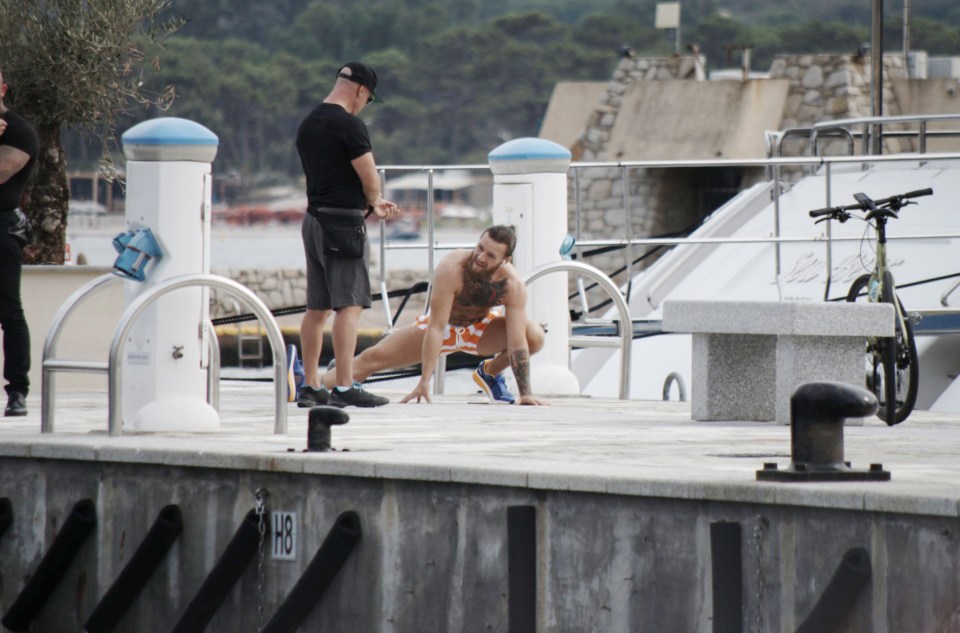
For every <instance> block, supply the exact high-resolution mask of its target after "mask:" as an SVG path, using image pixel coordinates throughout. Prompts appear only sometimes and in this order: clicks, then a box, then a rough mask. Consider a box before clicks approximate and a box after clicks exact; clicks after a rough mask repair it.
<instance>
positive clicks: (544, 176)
mask: <svg viewBox="0 0 960 633" xmlns="http://www.w3.org/2000/svg"><path fill="white" fill-rule="evenodd" d="M570 159H571V155H570V152H569V151H568V150H567V149H565V148H564V147H562V146H560V145H558V144H556V143H553V142H551V141H546V140H543V139H537V138H520V139H514V140H512V141H508V142H506V143H504V144H503V145H501V146H499V147H497V148H496V149H494V150H493V151H492V152H490V154H489V156H488V160H489V163H490V171H492V172H493V174H494V176H493V221H494V223H495V224H512V225H514V226H516V228H517V248H516V251H515V252H514V254H513V264H514V266H516V267H517V270H518V271H519V272H520V275H521V276H525V275H526V274H528V273H529V272H530V271H531V270H533V269H534V268H536V267H537V266H540V265H542V264H546V263H549V262H557V261H560V243H561V242H562V241H563V237H564V236H565V235H566V234H567V171H568V170H569V168H570ZM567 293H568V287H567V274H566V273H559V274H555V275H549V276H547V277H544V278H542V279H539V280H537V281H536V282H535V283H534V284H533V285H532V286H530V288H529V291H528V294H527V314H528V315H529V316H530V318H531V319H532V320H533V321H535V322H537V323H546V324H547V329H548V333H547V336H546V340H545V343H544V347H543V349H542V350H541V351H540V352H539V353H538V354H537V355H535V356H533V357H531V359H530V368H531V371H530V381H531V385H532V387H533V392H534V393H535V394H538V395H575V394H579V393H580V384H579V382H578V381H577V378H576V376H574V375H573V373H572V372H571V371H570V346H569V340H570V339H569V336H570V317H569V308H568V302H567Z"/></svg>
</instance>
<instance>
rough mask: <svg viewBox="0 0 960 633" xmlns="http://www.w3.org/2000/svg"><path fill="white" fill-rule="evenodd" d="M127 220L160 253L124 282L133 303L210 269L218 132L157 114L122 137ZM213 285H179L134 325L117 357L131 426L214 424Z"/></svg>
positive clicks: (217, 419)
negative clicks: (139, 275) (210, 391)
mask: <svg viewBox="0 0 960 633" xmlns="http://www.w3.org/2000/svg"><path fill="white" fill-rule="evenodd" d="M122 140H123V151H124V154H125V155H126V157H127V206H126V218H127V224H128V227H129V228H130V229H139V228H148V229H150V231H151V232H152V233H153V235H154V237H155V238H156V240H157V242H158V244H159V246H160V248H161V251H162V256H161V258H159V259H157V260H155V261H152V262H151V263H150V264H149V268H148V269H147V271H146V279H145V280H144V281H143V282H136V281H129V280H128V281H126V282H124V283H125V300H126V305H127V306H129V305H130V304H131V303H132V302H133V301H134V300H135V299H136V298H137V297H138V296H139V295H141V294H142V293H143V292H145V291H147V290H149V289H150V288H152V287H154V286H156V285H157V284H158V283H160V282H162V281H166V280H168V279H171V278H173V277H178V276H181V275H189V274H207V273H209V272H210V252H209V251H210V205H211V190H212V187H211V185H212V176H211V163H212V162H213V159H214V157H215V156H216V154H217V146H218V145H219V139H218V138H217V136H216V135H215V134H214V133H213V132H211V131H210V130H208V129H207V128H205V127H203V126H202V125H200V124H198V123H194V122H193V121H188V120H185V119H178V118H173V117H170V118H160V119H152V120H150V121H145V122H143V123H140V124H139V125H136V126H134V127H133V128H131V129H130V130H128V131H127V132H126V133H125V134H124V135H123V139H122ZM208 323H209V291H208V289H207V288H200V287H197V288H183V289H181V290H177V291H176V292H173V293H171V294H170V295H166V296H163V297H161V298H159V299H158V300H157V301H156V302H155V303H153V304H152V305H150V306H149V307H148V308H147V309H146V310H145V311H144V313H143V315H142V316H141V317H140V318H139V319H138V320H137V322H136V323H135V324H134V325H133V327H132V328H131V330H130V335H129V337H128V340H127V343H126V346H125V354H124V358H123V367H122V369H121V371H123V372H124V373H123V377H124V379H123V421H124V427H125V428H127V429H130V430H135V431H198V430H215V429H217V428H219V426H220V417H219V415H218V413H217V412H216V410H214V409H213V408H212V407H211V406H210V405H209V404H207V401H206V390H207V370H208V367H209V361H210V359H209V351H208V350H209V346H208V337H209V336H212V333H211V332H209V331H208Z"/></svg>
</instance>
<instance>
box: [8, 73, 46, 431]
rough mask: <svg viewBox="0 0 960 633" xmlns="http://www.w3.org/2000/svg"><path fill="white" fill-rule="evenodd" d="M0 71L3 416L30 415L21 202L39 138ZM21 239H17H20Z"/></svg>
mask: <svg viewBox="0 0 960 633" xmlns="http://www.w3.org/2000/svg"><path fill="white" fill-rule="evenodd" d="M8 89H9V88H8V86H7V84H5V83H3V74H2V71H0V327H2V328H3V378H4V380H6V381H7V385H6V390H7V406H6V408H5V409H4V415H6V416H11V415H17V416H19V415H26V414H27V403H26V398H27V392H28V391H29V389H30V379H29V378H28V376H27V374H28V372H29V371H30V331H29V329H28V328H27V320H26V319H25V318H24V316H23V305H22V304H21V302H20V276H21V273H22V272H23V247H24V246H25V245H26V243H25V240H24V237H23V235H24V233H25V232H24V228H25V223H26V222H27V220H26V218H25V217H24V216H23V213H22V212H21V211H20V209H19V206H20V199H21V197H22V196H23V191H24V189H25V188H26V186H27V178H29V176H30V170H31V169H32V168H33V162H34V159H35V158H36V155H37V146H38V141H37V134H36V132H34V130H33V128H32V127H30V124H29V123H27V122H26V121H25V120H23V118H21V117H19V116H17V115H16V114H14V113H13V112H11V111H10V110H8V109H7V107H6V106H5V105H4V103H3V99H4V97H6V95H7V90H8ZM18 235H19V237H18Z"/></svg>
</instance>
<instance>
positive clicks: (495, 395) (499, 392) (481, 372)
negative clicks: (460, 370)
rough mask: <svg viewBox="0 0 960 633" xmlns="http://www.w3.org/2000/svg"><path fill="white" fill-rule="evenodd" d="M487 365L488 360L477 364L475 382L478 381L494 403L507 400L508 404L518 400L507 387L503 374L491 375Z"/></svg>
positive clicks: (478, 384) (479, 385)
mask: <svg viewBox="0 0 960 633" xmlns="http://www.w3.org/2000/svg"><path fill="white" fill-rule="evenodd" d="M486 365H487V361H483V362H481V363H480V364H479V365H477V369H476V371H474V372H473V382H475V383H477V386H478V387H480V389H481V390H483V393H485V394H487V397H488V398H490V402H492V403H496V402H506V403H507V404H513V403H514V402H516V398H514V397H513V394H512V393H510V390H509V389H507V381H506V380H504V379H503V374H497V375H496V376H491V375H490V374H488V373H487V371H486Z"/></svg>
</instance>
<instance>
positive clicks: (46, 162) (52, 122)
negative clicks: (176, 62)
mask: <svg viewBox="0 0 960 633" xmlns="http://www.w3.org/2000/svg"><path fill="white" fill-rule="evenodd" d="M169 4H170V2H169V0H97V1H96V2H92V1H91V2H79V1H78V0H2V1H0V63H2V64H3V66H4V68H3V70H4V79H6V80H7V82H8V83H10V84H12V85H13V87H14V88H13V93H14V99H15V101H14V104H13V105H14V106H15V107H16V108H17V110H18V111H19V112H20V113H21V114H23V115H24V116H25V117H26V118H27V119H28V120H30V121H31V122H32V123H33V124H34V126H35V127H36V130H37V135H38V137H39V140H40V152H39V153H38V155H37V161H36V170H35V171H34V175H33V178H32V182H31V185H30V194H29V197H28V200H29V202H27V204H26V205H25V209H26V212H27V215H28V216H29V218H30V220H31V221H32V222H33V224H34V226H35V227H37V229H38V231H37V243H36V244H37V245H36V247H35V249H32V251H31V254H29V255H28V261H29V262H34V261H39V262H43V263H54V264H59V263H62V262H63V252H64V249H63V244H64V238H65V230H66V218H67V203H68V200H69V188H68V186H67V178H66V164H65V160H64V154H63V151H62V144H61V140H60V134H61V130H62V129H63V127H64V126H75V127H78V128H81V129H83V130H86V131H89V132H93V133H95V134H97V135H98V136H99V137H100V138H102V139H103V140H104V141H105V142H104V143H102V148H103V154H102V158H103V161H104V163H105V167H106V170H105V171H107V173H108V174H110V173H111V171H110V169H109V167H110V164H111V152H110V150H111V148H112V147H114V146H115V144H116V143H115V141H114V139H115V138H116V137H115V132H116V130H117V127H118V125H119V123H120V120H121V117H123V115H124V114H125V113H127V112H128V111H129V110H130V109H131V108H132V107H133V105H134V104H141V105H144V106H149V105H152V106H154V107H161V108H162V107H165V106H166V105H167V104H169V102H170V100H171V99H172V97H173V94H174V93H173V90H172V89H171V88H168V87H167V86H166V85H158V86H157V87H156V88H155V90H154V91H152V92H151V91H149V90H147V89H146V86H145V77H146V76H147V75H148V74H149V70H150V68H151V67H153V66H154V65H155V64H156V63H157V62H156V59H157V57H156V56H157V54H158V51H159V48H158V45H159V40H160V39H162V38H163V37H164V36H166V35H168V34H170V33H172V32H173V31H175V30H176V29H178V28H179V27H180V26H181V24H182V23H181V22H180V21H179V20H177V19H175V18H166V17H163V12H164V11H165V10H166V9H167V8H168V7H169Z"/></svg>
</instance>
